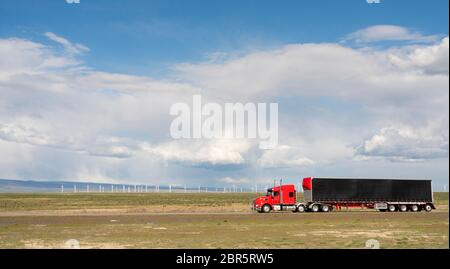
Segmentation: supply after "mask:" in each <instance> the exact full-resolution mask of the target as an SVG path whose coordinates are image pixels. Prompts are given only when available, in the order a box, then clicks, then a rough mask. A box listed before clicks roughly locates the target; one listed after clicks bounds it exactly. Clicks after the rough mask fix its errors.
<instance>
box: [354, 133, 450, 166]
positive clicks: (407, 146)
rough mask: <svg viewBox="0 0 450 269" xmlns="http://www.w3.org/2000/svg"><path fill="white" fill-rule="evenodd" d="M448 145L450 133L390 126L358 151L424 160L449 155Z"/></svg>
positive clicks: (392, 157)
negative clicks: (438, 133)
mask: <svg viewBox="0 0 450 269" xmlns="http://www.w3.org/2000/svg"><path fill="white" fill-rule="evenodd" d="M448 147H449V145H448V133H447V134H441V135H437V134H435V133H434V132H430V131H429V130H427V129H422V130H420V129H414V128H411V127H408V126H402V127H393V126H390V127H385V128H382V129H381V130H380V131H379V132H378V133H377V134H375V135H374V136H372V137H371V138H370V139H368V140H366V141H364V143H363V144H362V145H361V146H360V147H359V148H358V153H359V154H360V155H362V156H366V157H386V158H391V159H393V160H404V161H408V160H424V159H434V158H446V157H448V149H449V148H448Z"/></svg>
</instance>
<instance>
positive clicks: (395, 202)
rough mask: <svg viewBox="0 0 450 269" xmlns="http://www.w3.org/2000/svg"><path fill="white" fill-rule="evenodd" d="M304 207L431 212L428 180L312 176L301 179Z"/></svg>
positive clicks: (430, 190) (326, 210)
mask: <svg viewBox="0 0 450 269" xmlns="http://www.w3.org/2000/svg"><path fill="white" fill-rule="evenodd" d="M303 191H304V197H305V200H306V203H303V205H302V206H304V208H302V210H303V209H305V210H306V211H308V210H310V211H313V212H318V211H324V212H328V211H330V210H331V209H333V208H334V209H340V208H341V207H365V208H375V209H379V210H380V211H390V212H392V211H402V212H404V211H421V210H425V211H431V210H432V209H435V207H434V205H433V191H432V186H431V180H419V179H363V178H315V177H309V178H304V179H303Z"/></svg>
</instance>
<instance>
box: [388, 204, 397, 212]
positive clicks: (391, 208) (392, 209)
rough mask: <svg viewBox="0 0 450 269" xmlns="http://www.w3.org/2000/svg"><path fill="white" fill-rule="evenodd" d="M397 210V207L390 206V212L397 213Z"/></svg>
mask: <svg viewBox="0 0 450 269" xmlns="http://www.w3.org/2000/svg"><path fill="white" fill-rule="evenodd" d="M396 210H397V207H396V206H395V205H388V211H389V212H395V211H396Z"/></svg>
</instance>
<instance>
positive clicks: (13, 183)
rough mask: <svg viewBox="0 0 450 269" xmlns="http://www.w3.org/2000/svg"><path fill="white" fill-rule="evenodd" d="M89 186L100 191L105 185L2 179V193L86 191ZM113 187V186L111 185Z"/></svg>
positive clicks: (0, 183)
mask: <svg viewBox="0 0 450 269" xmlns="http://www.w3.org/2000/svg"><path fill="white" fill-rule="evenodd" d="M87 185H89V188H90V189H91V190H99V186H100V185H103V186H105V184H100V183H90V182H89V183H88V182H71V181H35V180H11V179H0V192H61V190H62V186H64V189H65V191H72V192H73V190H74V186H77V187H76V188H78V191H86V190H87V189H86V188H87ZM109 185H111V184H109Z"/></svg>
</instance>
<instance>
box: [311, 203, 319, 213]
mask: <svg viewBox="0 0 450 269" xmlns="http://www.w3.org/2000/svg"><path fill="white" fill-rule="evenodd" d="M319 210H320V206H319V205H317V204H315V205H312V206H311V211H312V212H319Z"/></svg>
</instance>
